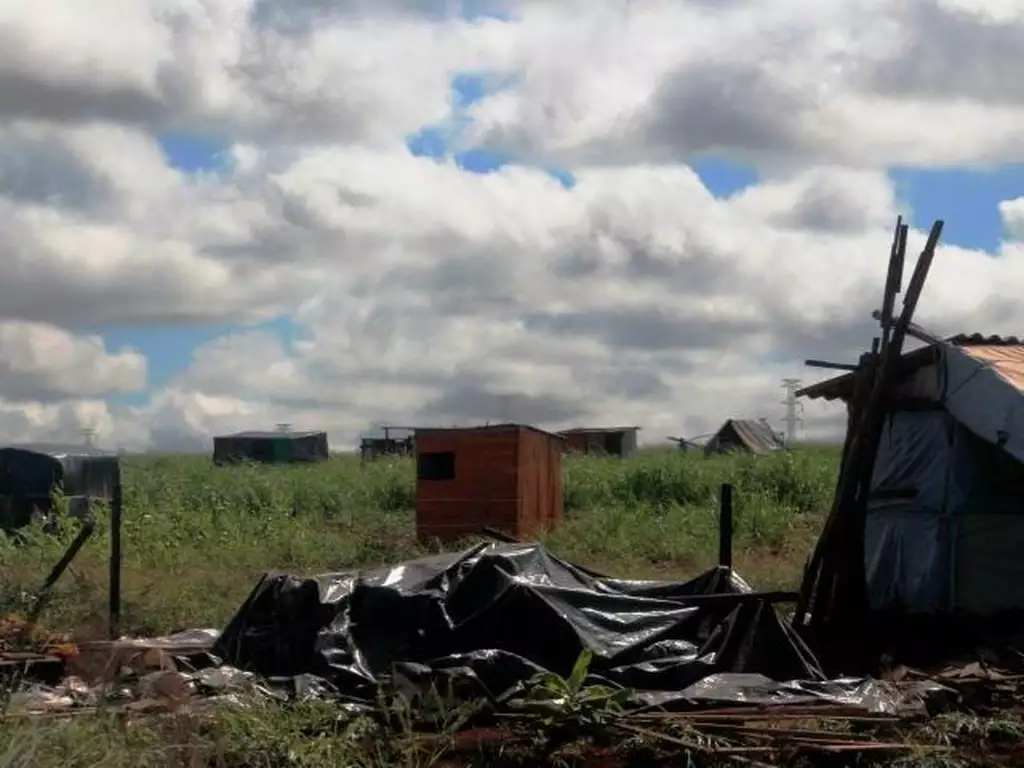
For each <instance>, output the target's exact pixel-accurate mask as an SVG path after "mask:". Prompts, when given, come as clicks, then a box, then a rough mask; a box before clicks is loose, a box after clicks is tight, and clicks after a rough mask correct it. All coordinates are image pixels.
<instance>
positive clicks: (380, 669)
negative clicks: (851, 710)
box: [213, 543, 901, 711]
mask: <svg viewBox="0 0 1024 768" xmlns="http://www.w3.org/2000/svg"><path fill="white" fill-rule="evenodd" d="M750 591H751V590H750V587H749V586H748V585H747V584H746V583H745V582H743V580H742V579H740V578H738V577H737V576H735V575H734V574H733V573H732V572H731V571H729V570H727V569H722V568H715V569H712V570H710V571H708V572H706V573H704V574H702V575H701V576H698V577H697V578H695V579H693V580H690V581H685V582H655V581H629V580H621V579H610V578H606V577H603V576H601V575H599V574H597V573H594V572H593V571H590V570H588V569H585V568H581V567H579V566H575V565H572V564H571V563H568V562H566V561H564V560H561V559H560V558H558V557H556V556H555V555H553V554H551V553H550V552H549V551H548V550H547V549H545V548H544V547H543V546H540V545H538V544H532V543H524V544H508V543H483V544H480V545H479V546H476V547H473V548H471V549H469V550H466V551H464V552H462V553H457V554H443V555H435V556H432V557H426V558H422V559H418V560H413V561H409V562H405V563H402V564H399V565H396V566H394V567H390V568H381V569H377V570H369V571H346V572H338V573H328V574H323V575H320V576H315V577H311V578H298V577H295V576H290V575H284V574H273V573H271V574H266V575H265V576H264V577H263V578H262V579H260V581H259V583H258V584H257V585H256V587H255V588H254V590H253V591H252V593H251V594H250V596H249V598H248V599H247V600H246V601H245V603H244V604H243V605H242V607H241V608H240V610H239V611H238V613H237V614H236V616H235V617H234V618H233V619H232V620H231V622H230V623H229V624H228V625H227V627H226V628H225V629H224V631H223V632H222V633H221V635H220V637H219V638H218V640H217V641H216V644H215V645H214V648H213V652H214V654H216V655H217V656H219V657H220V658H222V659H223V660H224V661H225V662H227V663H229V664H231V665H233V666H235V667H238V668H240V669H246V670H251V671H253V672H256V673H258V674H260V675H263V676H265V677H268V678H287V677H293V678H294V677H297V676H305V679H306V680H307V681H308V680H311V679H316V678H319V679H320V680H322V681H323V688H322V689H321V690H320V692H321V693H323V692H325V691H326V690H328V689H330V690H331V691H332V692H333V694H334V695H336V696H338V697H341V698H342V699H344V700H346V701H347V702H349V703H350V704H351V705H353V706H358V705H359V704H360V703H363V704H367V705H369V704H371V703H372V702H373V701H374V700H375V697H376V695H377V693H378V692H379V690H380V689H381V687H382V686H384V685H389V686H392V687H395V686H398V687H399V688H405V689H408V690H410V691H415V690H421V691H422V690H425V689H426V688H427V687H428V686H437V687H438V689H439V690H450V691H451V692H452V693H453V694H455V695H464V696H475V697H481V696H482V697H485V698H488V699H490V700H492V701H495V702H501V701H504V700H508V699H509V698H510V697H513V696H515V695H516V694H517V693H518V692H520V691H521V690H522V686H523V683H524V682H525V681H526V680H527V679H528V678H529V677H531V676H532V675H534V674H536V673H537V672H542V671H549V672H554V673H556V674H558V675H561V676H563V677H564V676H568V675H569V673H570V671H571V669H572V667H573V664H574V663H575V662H576V660H577V658H578V657H579V655H580V653H581V652H582V651H583V650H584V649H589V650H590V651H591V652H592V654H593V659H592V662H591V667H590V673H591V678H590V682H602V683H606V684H610V685H613V686H622V687H626V688H630V689H632V690H633V691H635V692H636V696H635V697H634V702H633V703H634V705H635V706H640V707H648V706H652V705H664V704H667V703H670V702H677V701H689V702H695V703H696V702H703V703H710V702H728V703H740V702H748V703H751V704H754V703H758V704H772V703H792V702H794V701H808V700H814V701H818V702H823V701H835V702H841V703H844V704H847V705H852V704H858V705H860V706H864V707H866V708H868V709H872V710H874V711H889V710H890V709H891V708H893V707H898V706H899V702H900V700H901V699H900V695H898V692H895V691H888V692H884V691H883V688H882V687H879V685H877V684H872V683H868V682H865V681H848V680H846V681H826V680H825V679H824V675H823V673H822V672H821V668H820V665H819V664H818V662H817V660H816V659H815V658H814V656H813V654H812V653H811V652H810V650H809V649H808V648H807V647H806V646H805V645H804V644H803V642H802V641H801V640H800V638H799V637H798V636H797V635H796V634H795V632H794V631H793V630H792V628H791V627H789V625H788V624H786V623H785V622H784V621H783V620H782V619H781V618H780V617H779V615H778V614H777V612H776V611H775V609H774V608H773V607H772V606H771V605H770V604H768V603H767V602H766V601H764V600H757V599H746V600H744V601H742V602H736V601H734V600H731V601H721V600H713V599H712V600H708V599H703V600H701V599H700V596H705V595H722V594H741V593H749V592H750ZM695 598H696V599H695ZM773 681H790V682H784V683H779V682H773ZM792 681H803V682H792ZM307 685H308V683H307Z"/></svg>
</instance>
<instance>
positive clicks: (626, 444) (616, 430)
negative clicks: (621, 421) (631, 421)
mask: <svg viewBox="0 0 1024 768" xmlns="http://www.w3.org/2000/svg"><path fill="white" fill-rule="evenodd" d="M639 431H640V427H576V428H575V429H567V430H564V431H562V432H559V433H558V434H559V436H561V437H562V438H563V439H564V441H565V442H564V443H563V444H562V446H563V447H562V450H563V451H564V452H565V453H583V454H587V455H591V456H618V457H621V458H624V459H625V458H630V457H632V456H635V455H636V451H637V432H639Z"/></svg>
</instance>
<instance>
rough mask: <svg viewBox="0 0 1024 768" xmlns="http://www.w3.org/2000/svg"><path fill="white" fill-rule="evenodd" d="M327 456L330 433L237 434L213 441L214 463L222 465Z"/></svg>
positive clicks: (311, 458)
mask: <svg viewBox="0 0 1024 768" xmlns="http://www.w3.org/2000/svg"><path fill="white" fill-rule="evenodd" d="M327 457H328V449H327V433H326V432H321V431H309V432H255V431H254V432H236V433H235V434H233V435H218V436H217V437H215V438H213V461H214V463H215V464H218V465H225V464H237V463H239V462H243V461H257V462H261V463H263V464H293V463H298V462H309V461H322V460H324V459H326V458H327Z"/></svg>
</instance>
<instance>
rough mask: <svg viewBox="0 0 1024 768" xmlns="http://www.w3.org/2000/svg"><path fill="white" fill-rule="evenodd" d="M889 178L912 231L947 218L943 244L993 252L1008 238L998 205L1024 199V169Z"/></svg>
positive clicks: (901, 172)
mask: <svg viewBox="0 0 1024 768" xmlns="http://www.w3.org/2000/svg"><path fill="white" fill-rule="evenodd" d="M889 178H891V179H892V180H893V183H894V184H895V185H896V192H897V194H898V195H899V197H900V198H901V199H902V200H905V201H906V202H907V203H908V204H909V206H910V208H911V216H910V219H911V223H912V224H913V226H915V227H917V228H920V229H925V230H926V229H929V228H930V227H931V225H932V223H933V222H934V221H935V220H936V219H943V220H944V221H945V226H944V227H943V230H942V242H943V243H947V244H949V245H959V246H962V247H965V248H980V249H982V250H985V251H989V252H990V253H993V252H995V251H997V250H998V248H999V244H1000V242H1001V241H1002V240H1003V239H1004V238H1005V237H1006V231H1005V228H1004V226H1003V221H1002V219H1001V218H1000V216H999V203H1000V202H1001V201H1003V200H1010V199H1012V198H1015V197H1020V196H1022V195H1024V165H1007V166H1002V167H1000V168H996V169H993V170H991V171H978V170H966V169H963V168H947V169H929V170H920V169H909V168H894V169H892V170H891V171H890V172H889Z"/></svg>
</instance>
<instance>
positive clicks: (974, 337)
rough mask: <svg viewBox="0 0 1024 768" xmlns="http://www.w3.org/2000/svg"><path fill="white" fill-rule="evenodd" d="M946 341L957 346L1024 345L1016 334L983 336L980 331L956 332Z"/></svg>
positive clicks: (1023, 340) (1022, 340)
mask: <svg viewBox="0 0 1024 768" xmlns="http://www.w3.org/2000/svg"><path fill="white" fill-rule="evenodd" d="M946 341H948V342H949V343H950V344H952V345H954V346H957V347H968V346H986V347H1019V346H1021V345H1024V339H1021V338H1020V337H1018V336H985V335H984V334H981V333H958V334H957V335H956V336H950V337H949V338H948V339H946Z"/></svg>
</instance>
